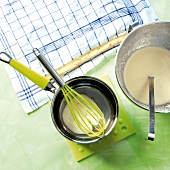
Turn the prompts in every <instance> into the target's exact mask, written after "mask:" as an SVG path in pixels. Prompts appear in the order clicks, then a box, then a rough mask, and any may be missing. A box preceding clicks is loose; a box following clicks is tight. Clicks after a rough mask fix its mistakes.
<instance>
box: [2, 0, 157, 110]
mask: <svg viewBox="0 0 170 170" xmlns="http://www.w3.org/2000/svg"><path fill="white" fill-rule="evenodd" d="M156 20H157V17H156V15H155V13H154V11H153V9H152V7H151V6H150V4H149V2H148V0H81V1H79V0H2V1H0V51H5V52H7V53H9V54H10V55H11V57H13V58H15V59H16V60H18V61H20V62H21V63H23V64H24V65H26V66H28V67H29V68H31V69H32V70H34V71H36V72H38V73H39V74H41V75H43V76H45V75H46V74H47V72H46V71H45V69H44V68H43V67H42V66H41V64H40V63H39V61H38V60H37V59H36V57H35V55H34V54H33V52H32V49H33V48H39V50H40V51H41V52H42V53H43V54H44V55H45V57H46V58H47V59H48V60H49V62H50V63H51V64H52V66H53V67H54V68H58V67H60V66H62V65H64V64H65V63H67V62H69V61H71V60H73V59H74V58H76V57H78V56H81V55H82V54H84V53H86V52H87V51H89V50H91V49H93V48H95V47H97V46H99V45H102V44H103V43H105V42H107V41H109V40H110V39H111V38H113V37H116V36H118V34H120V33H122V32H124V31H126V29H127V27H128V26H129V24H131V23H133V22H135V21H138V22H139V23H140V24H145V23H148V22H152V21H156ZM105 57H107V55H106V54H102V55H100V56H98V57H97V58H95V59H93V60H91V61H89V62H86V63H85V64H83V65H82V66H80V67H79V68H77V69H75V70H74V71H72V72H69V73H67V74H66V75H64V80H68V79H70V78H72V77H76V76H81V75H84V74H85V73H86V72H87V71H89V70H90V69H92V68H94V67H95V66H96V65H97V64H98V63H99V62H101V61H102V60H103V59H104V58H105ZM5 69H6V71H7V73H8V75H9V77H10V79H11V82H12V84H13V86H14V89H15V91H16V93H17V95H18V98H19V100H20V102H21V105H22V107H23V109H24V111H25V112H26V113H29V112H32V111H34V110H35V109H37V108H39V107H40V106H42V105H43V104H45V103H46V102H47V101H49V100H50V99H51V97H52V94H50V93H48V92H45V91H43V90H41V89H40V88H39V87H37V85H35V84H33V83H32V82H31V81H30V80H28V79H27V78H25V77H24V76H22V75H21V74H19V73H18V72H17V71H16V70H14V69H13V68H11V67H10V66H9V65H5Z"/></svg>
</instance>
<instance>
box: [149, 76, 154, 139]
mask: <svg viewBox="0 0 170 170" xmlns="http://www.w3.org/2000/svg"><path fill="white" fill-rule="evenodd" d="M148 78H149V113H150V119H149V123H150V124H149V134H148V140H151V141H153V140H154V138H155V99H154V77H148Z"/></svg>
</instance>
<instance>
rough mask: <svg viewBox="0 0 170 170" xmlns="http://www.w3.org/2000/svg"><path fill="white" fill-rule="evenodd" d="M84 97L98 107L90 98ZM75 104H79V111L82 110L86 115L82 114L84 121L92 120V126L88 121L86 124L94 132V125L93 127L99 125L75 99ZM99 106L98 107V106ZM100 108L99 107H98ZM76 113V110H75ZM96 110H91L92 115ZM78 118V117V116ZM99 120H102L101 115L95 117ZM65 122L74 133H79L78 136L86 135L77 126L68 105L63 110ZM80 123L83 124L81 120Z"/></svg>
mask: <svg viewBox="0 0 170 170" xmlns="http://www.w3.org/2000/svg"><path fill="white" fill-rule="evenodd" d="M82 96H84V97H85V98H87V99H88V100H89V101H90V102H92V103H93V104H94V105H96V103H95V102H94V101H93V100H92V99H90V98H89V97H87V96H86V95H82ZM73 100H74V102H75V103H76V104H77V106H78V108H79V110H81V111H82V112H83V113H84V115H83V114H82V116H83V119H84V121H85V120H86V119H87V118H88V119H89V120H91V124H90V123H89V122H87V121H86V124H87V125H88V127H90V129H91V130H92V129H93V127H92V124H93V125H97V124H98V123H97V122H96V121H95V120H94V119H93V118H92V117H91V116H90V115H89V113H87V110H86V109H85V108H84V107H83V106H81V105H80V103H78V102H77V101H76V99H73ZM96 106H97V105H96ZM97 107H98V106H97ZM74 111H75V112H76V110H74ZM93 112H94V110H91V114H93ZM77 117H78V116H77ZM95 118H96V119H97V120H99V119H101V117H100V115H98V117H95ZM63 121H64V123H65V124H66V126H67V127H68V128H69V129H70V130H71V131H72V132H74V133H77V134H85V133H84V132H83V131H82V130H81V129H80V128H79V127H78V125H77V124H76V122H75V120H74V119H73V116H72V114H71V112H70V109H69V107H68V105H66V107H65V108H64V110H63ZM79 121H80V122H81V123H82V124H83V122H82V121H81V119H79Z"/></svg>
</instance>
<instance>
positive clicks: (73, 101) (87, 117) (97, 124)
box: [34, 49, 106, 137]
mask: <svg viewBox="0 0 170 170" xmlns="http://www.w3.org/2000/svg"><path fill="white" fill-rule="evenodd" d="M37 51H38V54H37ZM34 54H35V55H36V56H37V58H38V59H39V61H40V62H41V63H42V65H43V66H44V67H45V68H46V69H47V71H48V72H49V73H50V74H51V76H52V77H53V79H54V80H55V81H56V82H57V84H58V85H59V86H60V89H61V91H62V93H63V95H64V98H65V100H66V103H67V106H68V108H69V110H70V113H71V114H72V117H73V120H74V121H75V123H76V124H77V126H78V127H79V128H80V129H81V130H82V131H83V132H84V133H85V134H87V135H88V136H90V137H102V136H103V135H104V133H105V127H106V121H105V117H104V114H103V113H102V111H101V110H100V108H99V107H98V106H97V105H96V104H95V103H94V102H92V101H91V100H90V99H89V98H88V97H87V96H84V95H81V94H79V93H78V92H76V91H75V90H74V89H72V88H71V87H69V86H68V85H67V84H66V83H65V82H64V81H63V80H62V78H61V77H60V76H59V75H58V73H57V72H56V71H55V69H54V68H53V67H52V66H51V65H50V64H49V62H48V61H47V60H46V58H45V57H44V56H43V55H42V54H41V53H40V52H39V50H38V49H34Z"/></svg>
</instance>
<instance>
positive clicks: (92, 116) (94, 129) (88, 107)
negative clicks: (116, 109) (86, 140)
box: [61, 84, 106, 137]
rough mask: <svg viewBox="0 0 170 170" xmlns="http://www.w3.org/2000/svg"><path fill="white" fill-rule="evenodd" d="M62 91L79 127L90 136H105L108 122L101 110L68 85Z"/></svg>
mask: <svg viewBox="0 0 170 170" xmlns="http://www.w3.org/2000/svg"><path fill="white" fill-rule="evenodd" d="M61 90H62V92H63V95H64V97H65V100H66V102H67V105H68V107H69V109H70V112H71V114H72V116H73V119H74V120H75V122H76V124H77V126H78V127H79V128H80V129H81V130H82V131H83V132H84V133H85V134H87V135H88V136H92V137H95V136H97V137H101V136H103V135H104V130H105V125H106V122H105V118H104V115H103V113H102V112H101V110H100V109H99V108H98V107H97V106H96V105H95V104H93V103H92V102H91V101H90V100H88V99H87V98H85V97H84V96H82V95H80V94H79V93H77V92H76V91H75V90H73V89H72V88H70V87H69V86H68V85H67V84H66V85H65V86H63V87H62V88H61ZM79 105H80V106H81V107H83V108H84V109H85V111H86V112H83V111H82V109H81V108H80V106H79ZM85 120H86V121H85ZM92 120H93V121H95V123H97V125H96V124H94V123H92Z"/></svg>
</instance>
